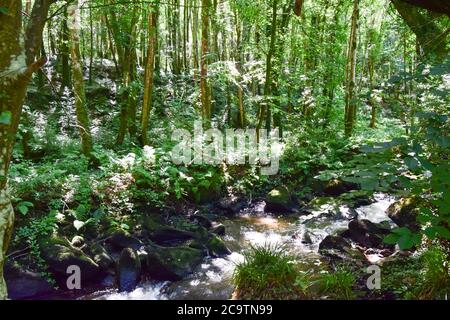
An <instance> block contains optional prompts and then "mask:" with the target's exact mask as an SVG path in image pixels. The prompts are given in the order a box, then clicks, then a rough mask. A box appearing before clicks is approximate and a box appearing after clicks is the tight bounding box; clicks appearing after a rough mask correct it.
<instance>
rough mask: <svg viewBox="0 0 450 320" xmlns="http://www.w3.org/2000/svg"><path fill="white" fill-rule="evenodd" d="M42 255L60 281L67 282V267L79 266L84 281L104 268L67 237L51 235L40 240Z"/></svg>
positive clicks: (99, 273)
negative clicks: (74, 245) (72, 243)
mask: <svg viewBox="0 0 450 320" xmlns="http://www.w3.org/2000/svg"><path fill="white" fill-rule="evenodd" d="M39 246H40V249H41V256H42V258H43V259H44V261H45V262H46V263H47V265H48V267H49V270H50V271H51V272H52V273H53V274H54V275H55V278H56V279H57V280H58V281H60V282H61V281H62V282H63V283H64V284H65V279H66V278H67V268H68V267H69V266H73V265H75V266H78V267H79V268H80V270H81V279H82V281H87V280H93V279H96V278H97V277H99V276H100V275H101V274H102V270H101V268H100V267H99V265H98V264H97V263H95V262H94V261H93V260H92V259H91V258H90V257H89V256H88V255H86V254H85V253H84V252H83V251H81V250H80V249H78V248H75V247H73V246H72V245H71V244H70V242H69V241H68V240H67V239H64V238H60V237H50V238H45V239H42V240H41V241H40V242H39Z"/></svg>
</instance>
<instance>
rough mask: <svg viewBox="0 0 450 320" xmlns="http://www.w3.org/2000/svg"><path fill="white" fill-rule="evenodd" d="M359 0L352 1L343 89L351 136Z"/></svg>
mask: <svg viewBox="0 0 450 320" xmlns="http://www.w3.org/2000/svg"><path fill="white" fill-rule="evenodd" d="M358 19H359V0H354V2H353V13H352V20H351V28H350V36H349V39H348V49H347V50H348V51H347V65H346V70H345V71H346V72H345V78H346V91H345V135H346V136H351V135H352V133H353V127H354V124H355V120H356V101H355V86H356V49H357V43H358V42H357V41H358Z"/></svg>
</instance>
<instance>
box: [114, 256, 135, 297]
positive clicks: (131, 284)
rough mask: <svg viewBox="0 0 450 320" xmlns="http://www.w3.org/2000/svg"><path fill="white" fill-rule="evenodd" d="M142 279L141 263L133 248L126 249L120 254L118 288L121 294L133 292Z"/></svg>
mask: <svg viewBox="0 0 450 320" xmlns="http://www.w3.org/2000/svg"><path fill="white" fill-rule="evenodd" d="M140 279H141V261H140V260H139V257H138V254H137V253H136V251H135V250H133V249H132V248H125V249H123V250H122V252H121V253H120V258H119V262H118V264H117V286H118V288H119V292H123V291H126V292H130V291H133V290H134V289H135V288H136V286H137V285H138V283H139V281H140Z"/></svg>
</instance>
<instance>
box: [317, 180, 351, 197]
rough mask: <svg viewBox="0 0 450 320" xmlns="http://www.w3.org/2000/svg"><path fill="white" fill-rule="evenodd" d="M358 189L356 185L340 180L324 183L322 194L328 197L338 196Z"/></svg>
mask: <svg viewBox="0 0 450 320" xmlns="http://www.w3.org/2000/svg"><path fill="white" fill-rule="evenodd" d="M356 189H359V186H358V185H357V184H356V183H351V182H346V181H343V180H340V179H332V180H328V181H325V182H324V183H323V186H322V192H323V193H324V194H326V195H330V196H339V195H341V194H343V193H345V192H348V191H350V190H356Z"/></svg>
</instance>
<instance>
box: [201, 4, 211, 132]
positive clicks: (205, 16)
mask: <svg viewBox="0 0 450 320" xmlns="http://www.w3.org/2000/svg"><path fill="white" fill-rule="evenodd" d="M201 3H202V55H201V62H200V69H201V71H200V96H201V102H202V119H203V125H204V126H205V127H206V128H207V127H209V126H211V97H210V93H209V85H208V55H209V43H208V39H209V10H210V7H211V1H210V0H202V2H201Z"/></svg>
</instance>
